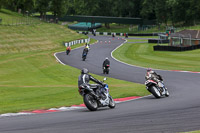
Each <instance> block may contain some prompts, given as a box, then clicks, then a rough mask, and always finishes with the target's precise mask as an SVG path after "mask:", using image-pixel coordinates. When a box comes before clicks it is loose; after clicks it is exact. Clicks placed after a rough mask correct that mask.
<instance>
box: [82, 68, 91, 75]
mask: <svg viewBox="0 0 200 133" xmlns="http://www.w3.org/2000/svg"><path fill="white" fill-rule="evenodd" d="M81 73H82V74H88V73H89V71H88V69H87V68H83V69H82V70H81Z"/></svg>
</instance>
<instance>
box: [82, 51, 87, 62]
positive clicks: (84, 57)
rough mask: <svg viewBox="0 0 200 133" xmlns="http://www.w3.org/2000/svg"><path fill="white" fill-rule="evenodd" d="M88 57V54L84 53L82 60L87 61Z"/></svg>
mask: <svg viewBox="0 0 200 133" xmlns="http://www.w3.org/2000/svg"><path fill="white" fill-rule="evenodd" d="M86 57H87V52H84V53H83V55H82V60H83V61H85V59H86Z"/></svg>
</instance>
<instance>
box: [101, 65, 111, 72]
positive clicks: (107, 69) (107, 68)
mask: <svg viewBox="0 0 200 133" xmlns="http://www.w3.org/2000/svg"><path fill="white" fill-rule="evenodd" d="M109 70H110V65H106V66H105V67H103V74H105V73H106V74H109Z"/></svg>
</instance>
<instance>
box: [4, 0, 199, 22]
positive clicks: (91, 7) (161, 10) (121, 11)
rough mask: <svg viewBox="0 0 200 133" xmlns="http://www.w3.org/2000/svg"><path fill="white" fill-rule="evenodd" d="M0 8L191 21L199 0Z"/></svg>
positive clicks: (58, 2)
mask: <svg viewBox="0 0 200 133" xmlns="http://www.w3.org/2000/svg"><path fill="white" fill-rule="evenodd" d="M0 8H7V9H9V10H13V11H19V10H20V11H21V12H22V13H23V14H25V13H27V11H28V12H29V13H33V12H39V13H40V16H41V17H45V16H46V13H47V12H52V13H53V14H54V16H55V17H62V16H64V15H89V16H113V17H134V18H144V19H148V20H156V21H157V22H158V23H164V24H166V25H167V24H168V23H169V22H170V23H172V24H173V25H174V24H177V23H180V24H187V25H194V24H196V22H197V21H198V20H199V19H200V13H199V12H200V0H0Z"/></svg>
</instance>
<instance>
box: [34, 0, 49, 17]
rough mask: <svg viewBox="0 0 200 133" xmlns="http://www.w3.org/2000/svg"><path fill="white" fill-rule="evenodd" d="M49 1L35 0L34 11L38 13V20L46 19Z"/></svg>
mask: <svg viewBox="0 0 200 133" xmlns="http://www.w3.org/2000/svg"><path fill="white" fill-rule="evenodd" d="M49 4H50V1H49V0H37V1H36V10H37V11H38V12H39V13H40V18H42V19H44V18H46V12H47V11H49V10H50V7H49Z"/></svg>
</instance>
